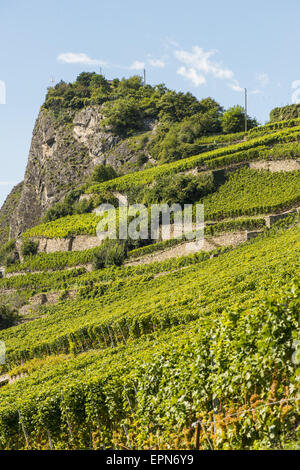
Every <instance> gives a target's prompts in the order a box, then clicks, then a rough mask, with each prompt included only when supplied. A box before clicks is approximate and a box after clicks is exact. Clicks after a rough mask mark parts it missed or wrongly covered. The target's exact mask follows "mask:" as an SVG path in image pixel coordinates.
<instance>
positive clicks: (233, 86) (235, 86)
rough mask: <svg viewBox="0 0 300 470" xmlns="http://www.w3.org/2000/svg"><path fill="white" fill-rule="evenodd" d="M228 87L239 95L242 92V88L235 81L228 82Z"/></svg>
mask: <svg viewBox="0 0 300 470" xmlns="http://www.w3.org/2000/svg"><path fill="white" fill-rule="evenodd" d="M228 86H229V88H231V89H232V90H233V91H237V92H239V93H241V92H242V91H244V88H242V87H241V86H240V85H239V82H238V81H237V80H232V82H229V83H228Z"/></svg>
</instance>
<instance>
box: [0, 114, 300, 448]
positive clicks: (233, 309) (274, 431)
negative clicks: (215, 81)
mask: <svg viewBox="0 0 300 470" xmlns="http://www.w3.org/2000/svg"><path fill="white" fill-rule="evenodd" d="M151 132H152V131H148V132H147V133H146V137H147V138H148V137H149V135H150V134H151ZM144 138H145V135H144V134H141V135H139V134H137V135H134V136H133V137H129V138H128V140H129V141H130V142H131V145H134V139H135V140H138V139H140V140H141V139H144ZM299 138H300V120H299V119H294V120H290V121H281V122H278V123H277V122H276V123H270V124H267V125H265V126H259V127H255V128H253V129H252V130H250V131H249V132H248V133H244V132H239V133H236V134H227V135H226V134H219V135H204V136H202V137H200V138H198V139H196V140H195V142H193V143H192V144H191V145H195V146H201V145H203V146H204V147H205V146H207V148H209V149H210V148H213V150H211V151H207V152H202V153H200V154H197V155H194V156H191V157H188V158H182V159H179V160H176V161H172V159H171V163H163V164H159V163H161V162H156V165H155V166H153V167H151V168H148V169H144V170H141V171H137V172H134V173H128V174H125V175H123V176H119V177H116V178H113V179H110V180H108V181H104V182H101V183H97V184H92V183H91V181H89V182H87V183H86V184H83V185H81V186H79V185H78V186H79V187H78V188H76V191H77V192H76V197H77V200H76V204H77V205H80V204H79V202H80V201H79V197H80V196H83V199H81V202H82V200H83V201H88V200H89V199H88V198H89V197H90V195H92V197H94V196H95V195H97V197H98V196H100V197H102V196H103V195H104V194H105V197H106V196H107V195H108V196H109V197H111V198H112V200H113V198H114V199H115V198H116V197H120V196H121V197H122V196H127V197H128V198H129V199H130V198H136V202H143V201H144V200H146V201H147V209H148V210H149V207H150V203H152V200H151V199H148V200H147V199H145V188H148V189H149V192H150V191H151V190H153V188H154V189H155V186H157V187H159V188H162V189H161V193H162V194H163V189H164V187H167V186H168V185H170V188H171V189H170V194H171V195H172V194H173V196H174V198H176V197H177V196H178V194H179V195H181V197H182V198H183V197H185V196H186V195H187V194H188V196H186V197H192V199H191V201H192V203H193V204H194V205H195V204H197V203H199V202H201V203H203V204H204V207H205V223H206V225H205V230H204V233H205V239H206V241H210V243H211V245H209V248H208V249H206V250H204V249H203V250H202V251H201V250H200V251H198V252H194V253H188V252H187V251H186V252H185V251H184V250H185V249H186V247H187V244H188V241H187V239H186V238H177V239H176V238H175V239H174V238H173V239H170V240H166V241H157V242H154V241H153V240H149V244H148V245H145V246H138V247H137V248H135V249H133V250H132V249H130V251H128V252H126V257H125V261H124V262H123V261H122V262H123V264H121V263H119V264H118V263H115V265H110V264H105V263H104V264H103V265H101V266H100V267H99V266H97V264H96V263H95V259H96V258H97V256H99V247H96V248H90V249H83V250H82V251H79V250H78V251H57V252H36V251H37V249H38V245H35V244H34V243H33V244H32V241H34V242H36V241H38V242H40V245H39V249H40V246H41V245H42V243H41V240H40V239H43V240H45V239H46V240H55V239H63V242H64V243H65V242H66V240H65V239H69V240H71V241H72V243H73V241H74V240H75V239H76V237H77V236H79V235H84V236H85V235H86V236H88V237H87V238H91V237H95V232H96V226H97V224H98V222H99V220H100V216H99V215H97V214H96V213H92V212H84V210H83V211H82V212H83V213H74V212H64V213H63V214H66V213H68V214H73V215H67V216H64V217H60V216H58V217H57V218H56V217H53V219H46V220H51V221H48V222H43V223H39V224H38V225H36V226H34V227H32V228H30V229H29V230H27V231H25V232H24V233H23V234H22V236H20V237H19V238H18V240H17V241H16V243H14V242H13V241H11V242H10V243H9V244H8V246H7V253H8V255H7V256H6V254H5V253H6V252H5V250H6V248H5V247H4V248H2V251H1V253H0V256H1V257H2V258H3V259H5V260H6V268H5V273H4V277H2V278H0V296H2V297H3V298H5V296H9V299H11V298H13V297H14V296H15V297H16V299H17V300H16V299H14V301H15V303H16V305H17V307H16V308H17V310H18V312H19V316H18V318H17V321H16V324H15V325H13V326H10V327H9V328H5V329H2V330H1V331H0V341H3V342H4V343H5V347H6V362H5V363H4V364H2V365H0V373H1V377H2V376H3V381H2V382H0V384H1V383H4V385H3V386H1V387H0V449H107V448H113V449H195V448H196V447H197V448H200V449H212V448H213V449H279V448H285V449H295V448H299V445H300V444H299V443H300V440H299V438H300V434H299V429H300V428H299V424H300V423H299V334H300V319H299V311H300V282H299V269H300V225H299V211H298V212H297V209H299V205H300V172H299V169H297V165H298V163H299V160H300V143H299V142H300V141H299ZM136 145H137V144H136ZM197 148H198V147H197ZM205 148H206V147H205ZM199 151H201V150H199ZM183 157H184V155H183ZM272 162H273V163H274V162H276V165H277V166H276V165H275V166H274V167H273V169H271V167H270V169H267V168H268V165H270V164H271V163H272ZM278 162H279V163H278ZM254 163H259V164H260V165H261V168H262V169H258V168H259V165H258V166H255V165H253V164H254ZM280 165H282V167H281V166H280ZM274 168H275V170H274ZM180 178H183V179H180ZM184 178H187V179H186V180H185V179H184ZM189 178H190V179H189ZM172 184H173V186H172ZM182 185H185V186H189V187H190V188H192V190H191V191H190V192H189V193H185V192H184V190H185V189H186V187H184V188H183V187H182ZM178 188H179V189H178ZM176 191H177V192H176ZM196 191H199V193H197V192H196ZM153 194H154V191H153V193H152V195H153ZM174 194H175V195H174ZM195 194H196V195H198V194H200V196H199V197H198V196H197V197H193V196H195ZM73 195H74V194H73ZM158 196H159V197H160V194H159V195H158ZM72 197H73V196H72ZM74 197H75V196H74ZM163 197H167V196H162V197H161V199H159V200H158V201H157V202H159V203H163V202H166V201H165V200H164V199H163ZM178 202H180V203H182V200H180V201H178ZM82 207H84V206H80V210H82ZM69 209H70V207H69ZM88 210H89V211H91V210H92V206H88V204H87V205H86V211H88ZM118 214H119V213H118ZM54 219H55V220H54ZM226 237H227V238H226ZM235 237H236V238H237V239H238V240H239V241H238V242H236V241H235ZM239 237H240V238H239ZM226 240H227V241H226ZM228 240H229V241H228ZM241 240H242V241H241ZM67 241H68V240H67ZM231 241H233V243H232V244H231ZM26 243H27V249H28V247H29V248H30V249H29V253H28V252H26V250H25V251H24V247H25V248H26ZM28 243H29V245H28ZM30 243H31V245H30ZM70 246H73V245H72V244H70ZM134 246H136V245H134ZM20 247H21V248H20ZM30 250H32V252H30ZM171 250H174V253H176V255H173V257H171V256H170V257H169V258H168V256H167V255H168V253H170V252H171ZM176 250H177V251H176ZM180 250H181V251H180ZM16 251H18V253H19V258H18V256H16ZM5 256H6V258H5ZM151 256H152V257H153V258H151ZM155 256H161V258H155ZM164 256H165V258H164ZM17 258H18V259H17ZM20 258H21V259H20ZM155 259H159V261H154V260H155ZM18 296H19V297H18ZM9 301H10V300H9ZM7 304H9V302H8V301H7ZM0 320H1V318H0ZM197 435H198V438H199V439H196V440H195V437H196V436H197ZM196 441H197V442H196ZM198 441H199V442H198Z"/></svg>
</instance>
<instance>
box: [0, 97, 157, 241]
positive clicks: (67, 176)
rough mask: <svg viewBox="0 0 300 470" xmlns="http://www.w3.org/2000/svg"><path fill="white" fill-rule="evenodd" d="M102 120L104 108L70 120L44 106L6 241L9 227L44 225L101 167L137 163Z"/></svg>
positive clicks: (20, 228) (148, 124)
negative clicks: (48, 215)
mask: <svg viewBox="0 0 300 470" xmlns="http://www.w3.org/2000/svg"><path fill="white" fill-rule="evenodd" d="M102 118H103V116H102V114H101V106H96V105H95V106H88V107H86V108H83V109H82V110H80V111H78V112H76V113H75V115H74V117H73V118H72V121H71V122H68V123H66V122H60V121H58V120H57V119H55V117H54V116H53V115H52V114H51V113H50V112H49V111H47V110H45V109H43V108H41V111H40V113H39V116H38V118H37V120H36V123H35V127H34V130H33V136H32V142H31V147H30V151H29V157H28V163H27V167H26V172H25V178H24V184H23V185H22V188H21V190H20V194H19V200H18V204H17V205H16V207H15V208H14V217H13V218H11V219H10V220H9V223H7V222H8V221H7V219H5V227H6V232H5V237H3V239H4V238H6V239H5V241H6V240H7V238H8V232H9V231H10V237H11V238H15V237H18V236H19V235H20V234H21V233H22V232H24V231H25V230H26V229H28V228H31V227H33V226H34V225H36V224H37V223H39V221H40V220H41V218H42V216H43V215H44V213H45V212H46V210H47V209H49V208H50V207H51V206H52V205H53V204H54V203H56V202H58V201H60V200H62V199H63V197H64V196H65V195H66V193H67V192H68V191H69V190H70V189H71V188H73V187H74V186H77V187H78V186H80V185H81V184H82V183H84V182H85V181H86V180H87V178H88V176H89V175H90V174H91V172H92V170H93V168H94V167H95V165H97V164H100V163H103V164H110V165H111V166H113V167H114V168H115V169H119V168H122V170H123V171H126V165H127V166H128V168H130V166H132V165H133V166H134V165H136V160H137V157H136V154H135V152H134V151H133V150H132V149H130V148H129V147H128V146H127V144H126V140H122V138H121V137H119V136H115V135H113V134H112V133H111V132H108V131H107V130H103V129H102V128H101V125H100V122H101V119H102ZM152 128H153V123H152V122H145V130H151V129H152ZM10 197H12V196H10ZM2 212H3V209H2V210H1V211H0V224H1V217H2V215H3V214H2ZM8 225H10V230H9V229H8ZM0 229H1V227H0Z"/></svg>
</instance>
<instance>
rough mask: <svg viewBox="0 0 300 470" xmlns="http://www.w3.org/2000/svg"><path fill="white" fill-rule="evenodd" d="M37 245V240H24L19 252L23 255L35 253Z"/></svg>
mask: <svg viewBox="0 0 300 470" xmlns="http://www.w3.org/2000/svg"><path fill="white" fill-rule="evenodd" d="M38 246H39V244H38V242H34V241H33V240H24V242H23V244H22V247H21V253H22V255H23V256H30V255H36V254H37V251H38Z"/></svg>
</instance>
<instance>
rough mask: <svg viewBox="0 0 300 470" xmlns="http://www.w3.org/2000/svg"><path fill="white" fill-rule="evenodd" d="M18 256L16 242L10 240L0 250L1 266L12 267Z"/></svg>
mask: <svg viewBox="0 0 300 470" xmlns="http://www.w3.org/2000/svg"><path fill="white" fill-rule="evenodd" d="M17 256H18V255H17V251H16V242H15V240H10V241H9V242H7V243H5V245H3V246H2V247H1V248H0V264H4V265H5V266H10V265H11V264H13V263H14V262H15V261H17Z"/></svg>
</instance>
